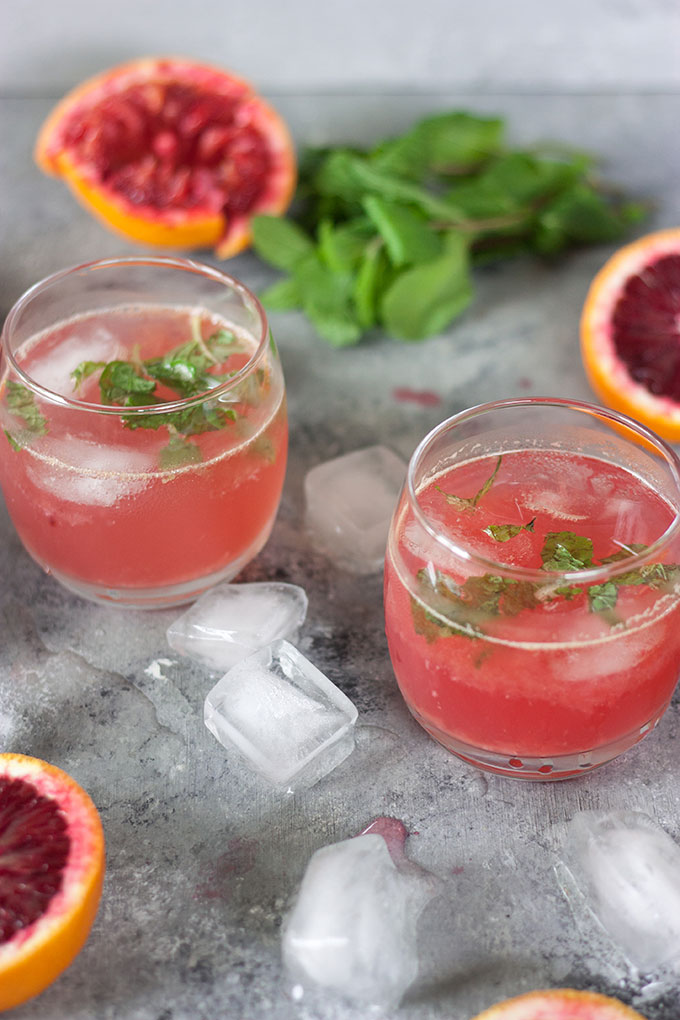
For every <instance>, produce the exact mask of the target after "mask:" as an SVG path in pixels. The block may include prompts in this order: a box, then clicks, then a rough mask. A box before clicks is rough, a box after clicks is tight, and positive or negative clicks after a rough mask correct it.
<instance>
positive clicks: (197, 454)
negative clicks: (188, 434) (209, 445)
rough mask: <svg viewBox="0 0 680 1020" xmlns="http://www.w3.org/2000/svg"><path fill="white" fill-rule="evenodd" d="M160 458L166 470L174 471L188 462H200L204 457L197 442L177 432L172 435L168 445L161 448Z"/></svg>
mask: <svg viewBox="0 0 680 1020" xmlns="http://www.w3.org/2000/svg"><path fill="white" fill-rule="evenodd" d="M158 459H159V463H160V466H161V467H162V468H163V470H164V471H172V470H173V469H174V468H179V467H184V466H185V465H186V464H198V463H200V461H201V460H202V459H203V458H202V457H201V451H200V450H199V448H198V447H197V446H196V445H195V443H190V442H188V441H187V440H186V439H185V438H184V436H180V435H178V434H177V433H176V432H175V433H172V434H171V435H170V440H169V442H168V445H167V446H166V447H164V448H163V449H162V450H161V452H160V455H159V458H158Z"/></svg>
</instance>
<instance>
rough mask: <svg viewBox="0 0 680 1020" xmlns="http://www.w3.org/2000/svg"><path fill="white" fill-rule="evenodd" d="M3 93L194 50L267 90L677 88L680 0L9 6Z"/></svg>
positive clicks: (0, 59)
mask: <svg viewBox="0 0 680 1020" xmlns="http://www.w3.org/2000/svg"><path fill="white" fill-rule="evenodd" d="M0 17H1V19H2V25H3V31H2V32H0V93H2V94H9V95H14V94H17V92H18V93H19V94H23V93H26V92H28V93H29V94H34V95H35V94H40V90H41V89H43V90H44V89H45V88H53V89H57V90H60V89H63V88H66V87H70V86H71V85H73V84H75V83H76V82H78V81H80V80H81V79H82V78H83V77H85V76H86V75H88V74H95V73H97V72H99V71H101V70H102V69H103V68H105V67H107V66H111V65H113V64H116V63H119V62H121V61H123V60H128V59H130V58H133V57H138V56H147V55H148V54H154V53H181V54H184V55H187V56H191V57H194V58H197V59H201V60H207V61H212V62H214V63H217V64H219V65H221V66H226V67H232V68H234V70H235V71H237V72H238V73H240V74H241V75H243V76H244V77H246V78H250V79H252V80H253V81H255V82H257V83H258V85H259V86H260V88H265V89H276V88H285V89H296V88H297V89H299V88H303V89H309V90H310V91H317V90H319V89H328V88H331V89H340V90H342V89H343V88H348V87H349V88H351V89H354V88H356V87H360V88H363V89H366V88H369V87H374V88H383V87H385V86H388V87H393V88H394V87H405V88H409V89H413V88H425V89H427V88H433V87H439V88H442V89H445V88H466V89H477V88H478V89H485V90H487V91H493V90H494V89H497V90H498V89H524V90H530V91H531V90H536V89H537V88H545V89H552V90H557V89H559V90H562V91H564V90H568V89H577V90H586V91H587V90H592V89H620V88H625V87H626V86H628V87H635V88H640V89H657V90H660V89H670V88H675V89H677V88H678V86H680V65H679V63H678V59H677V51H678V39H679V38H680V7H678V5H677V4H676V3H674V2H673V0H570V3H561V2H559V0H517V2H516V3H513V4H508V3H506V2H505V0H476V2H475V3H469V2H467V0H420V2H419V3H406V2H404V0H345V2H344V3H332V2H330V0H288V2H287V3H285V4H282V3H274V2H273V0H230V2H229V3H224V2H221V0H194V2H193V3H191V4H180V3H175V2H172V0H171V2H168V3H164V2H162V0H141V2H140V0H117V2H116V3H115V4H112V3H103V2H102V0H99V2H97V0H95V2H92V0H63V3H61V4H59V5H55V4H54V3H52V2H51V0H3V4H2V13H1V15H0Z"/></svg>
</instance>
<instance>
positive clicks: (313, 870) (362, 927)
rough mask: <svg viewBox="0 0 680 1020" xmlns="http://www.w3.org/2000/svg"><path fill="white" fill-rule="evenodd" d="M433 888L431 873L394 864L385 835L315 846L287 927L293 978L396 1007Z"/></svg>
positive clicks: (414, 961) (410, 973)
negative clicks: (429, 874) (422, 913)
mask: <svg viewBox="0 0 680 1020" xmlns="http://www.w3.org/2000/svg"><path fill="white" fill-rule="evenodd" d="M433 891H434V887H433V884H432V878H431V876H428V875H427V874H426V873H424V872H422V873H416V872H415V871H413V870H408V869H399V868H397V867H396V865H395V864H394V861H393V860H392V858H391V856H390V853H389V851H388V849H387V845H386V843H385V840H384V839H383V837H382V836H379V835H373V834H367V835H362V836H356V837H355V838H354V839H348V840H345V841H343V842H341V843H334V844H332V845H330V846H326V847H323V848H322V849H320V850H317V851H316V853H315V854H314V855H313V856H312V858H311V860H310V862H309V864H308V865H307V870H306V872H305V875H304V878H303V880H302V885H301V887H300V891H299V893H298V897H297V900H296V903H295V905H294V907H293V910H292V912H291V914H290V916H289V918H288V920H287V922H286V925H285V929H284V935H283V959H284V963H285V965H286V967H287V969H288V971H289V973H290V975H291V977H292V979H293V981H294V982H296V983H297V984H299V985H301V986H303V988H304V987H308V988H314V987H318V988H323V989H326V990H329V991H332V992H336V993H338V994H340V995H343V996H346V997H348V998H350V999H353V1000H355V1001H358V1002H362V1003H365V1004H367V1005H368V1004H370V1005H376V1006H381V1007H383V1008H390V1007H396V1006H397V1005H398V1003H399V1001H400V1000H401V998H402V996H403V995H404V993H405V991H406V989H407V988H408V986H409V985H410V984H411V983H412V981H413V980H414V978H415V977H416V975H417V972H418V952H417V932H416V926H417V921H418V916H419V914H420V913H421V912H422V909H423V907H424V906H425V904H426V903H427V901H428V900H429V899H430V897H431V896H432V894H433Z"/></svg>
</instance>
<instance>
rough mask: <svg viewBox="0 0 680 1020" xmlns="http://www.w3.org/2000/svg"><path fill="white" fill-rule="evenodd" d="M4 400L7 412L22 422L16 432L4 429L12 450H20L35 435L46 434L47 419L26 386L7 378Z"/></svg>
mask: <svg viewBox="0 0 680 1020" xmlns="http://www.w3.org/2000/svg"><path fill="white" fill-rule="evenodd" d="M5 402H6V404H7V410H8V411H9V413H10V414H11V415H13V416H14V417H15V418H19V419H21V422H22V424H21V426H20V427H19V428H18V429H17V430H16V432H13V433H10V432H9V431H8V430H7V429H4V433H5V435H6V437H7V440H8V442H9V444H10V446H11V447H12V449H13V450H21V449H22V448H23V447H24V446H26V445H27V444H28V443H29V442H30V441H31V439H33V438H35V437H36V436H44V435H47V431H48V430H47V419H46V418H45V416H44V415H43V414H41V412H40V411H39V410H38V406H37V404H36V402H35V395H34V394H33V393H32V392H31V391H30V390H29V389H28V387H26V386H24V385H22V383H17V382H13V381H12V380H11V379H10V380H8V382H7V390H6V397H5Z"/></svg>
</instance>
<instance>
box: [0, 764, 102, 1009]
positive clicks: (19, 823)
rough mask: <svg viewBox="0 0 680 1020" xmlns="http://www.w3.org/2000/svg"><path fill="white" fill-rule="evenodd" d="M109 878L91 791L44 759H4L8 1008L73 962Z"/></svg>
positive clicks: (2, 954) (0, 926)
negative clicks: (89, 793) (43, 760)
mask: <svg viewBox="0 0 680 1020" xmlns="http://www.w3.org/2000/svg"><path fill="white" fill-rule="evenodd" d="M103 875H104V837H103V832H102V827H101V822H100V820H99V815H98V813H97V810H96V808H95V806H94V804H93V803H92V801H91V800H90V798H89V797H88V795H87V794H86V793H85V791H84V790H83V789H81V787H80V786H78V785H77V783H75V782H74V780H73V779H71V777H70V776H68V775H67V774H66V773H65V772H62V771H61V770H60V769H57V768H55V767H54V766H52V765H48V764H47V763H46V762H42V761H40V760H38V759H37V758H30V757H27V756H24V755H18V754H0V1010H4V1009H9V1008H10V1007H12V1006H16V1005H18V1004H19V1003H21V1002H25V1001H26V1000H27V999H29V998H32V997H33V996H34V995H37V994H38V993H39V992H41V991H42V990H43V989H44V988H46V987H47V985H48V984H50V983H51V982H52V981H53V980H54V979H55V978H56V977H57V976H58V975H59V974H60V973H61V972H62V971H63V970H64V969H65V968H66V967H68V965H69V964H70V963H71V962H72V961H73V959H74V957H75V956H76V954H77V953H78V952H79V950H80V949H81V948H82V946H83V944H84V942H85V940H86V938H87V935H88V933H89V930H90V927H91V925H92V922H93V920H94V917H95V914H96V912H97V907H98V904H99V898H100V895H101V887H102V880H103Z"/></svg>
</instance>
